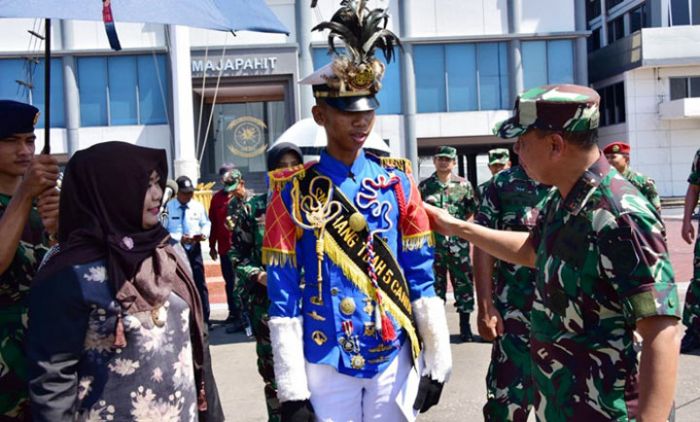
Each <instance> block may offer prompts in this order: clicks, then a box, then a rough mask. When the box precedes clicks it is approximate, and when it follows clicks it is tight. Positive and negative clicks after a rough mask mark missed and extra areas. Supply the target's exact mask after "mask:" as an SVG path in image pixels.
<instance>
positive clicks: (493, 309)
mask: <svg viewBox="0 0 700 422" xmlns="http://www.w3.org/2000/svg"><path fill="white" fill-rule="evenodd" d="M505 151H506V152H507V150H505ZM548 191H549V187H548V186H545V185H542V184H540V183H537V182H536V181H534V180H532V179H531V178H530V177H529V176H528V175H527V173H525V170H523V168H522V167H520V166H515V167H512V168H508V169H506V170H503V171H501V172H499V173H498V174H496V175H494V177H493V179H491V183H489V184H488V187H487V188H486V191H485V192H484V193H483V195H482V197H481V200H480V203H479V211H478V213H477V214H476V216H475V217H474V222H476V223H477V224H480V225H482V226H484V227H490V228H492V229H497V230H509V231H522V232H528V231H529V230H530V229H532V228H533V227H534V224H535V221H536V219H537V208H535V207H536V205H537V204H538V203H539V202H540V201H542V200H543V199H544V198H545V197H546V196H547V192H548ZM494 264H495V268H494ZM535 274H536V273H535V270H533V269H531V268H528V267H526V266H523V265H518V264H512V263H509V262H506V261H500V260H496V259H495V258H493V257H492V256H491V255H489V254H487V253H486V252H484V251H482V250H481V249H479V248H477V247H475V248H474V283H475V285H476V292H477V299H478V300H477V303H478V316H477V324H478V327H479V334H480V335H481V336H482V337H483V338H484V339H486V340H493V341H494V343H493V349H492V351H491V364H490V366H489V369H488V372H487V374H486V389H487V402H486V405H485V406H484V419H485V420H486V421H526V420H527V418H528V414H529V413H530V409H532V407H533V405H534V403H535V388H534V385H533V380H532V369H531V361H530V311H531V309H532V301H533V298H534V290H535Z"/></svg>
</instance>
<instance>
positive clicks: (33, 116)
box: [0, 100, 39, 139]
mask: <svg viewBox="0 0 700 422" xmlns="http://www.w3.org/2000/svg"><path fill="white" fill-rule="evenodd" d="M38 120H39V109H38V108H36V107H34V106H33V105H29V104H25V103H20V102H18V101H12V100H0V139H3V138H7V137H9V136H10V135H14V134H16V133H31V132H34V126H35V125H36V122H37V121H38Z"/></svg>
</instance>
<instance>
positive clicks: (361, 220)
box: [348, 212, 367, 233]
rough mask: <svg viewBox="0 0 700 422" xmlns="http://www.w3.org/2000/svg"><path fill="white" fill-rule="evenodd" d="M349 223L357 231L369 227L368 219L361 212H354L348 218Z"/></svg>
mask: <svg viewBox="0 0 700 422" xmlns="http://www.w3.org/2000/svg"><path fill="white" fill-rule="evenodd" d="M348 223H349V224H350V228H351V229H353V230H354V231H355V232H357V233H359V232H361V231H362V230H364V229H365V228H366V227H367V220H365V217H364V216H363V215H362V214H360V213H359V212H356V213H354V214H352V215H351V216H350V219H349V220H348Z"/></svg>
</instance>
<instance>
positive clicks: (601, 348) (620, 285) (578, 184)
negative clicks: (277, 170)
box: [426, 85, 680, 422]
mask: <svg viewBox="0 0 700 422" xmlns="http://www.w3.org/2000/svg"><path fill="white" fill-rule="evenodd" d="M599 102H600V97H599V96H598V94H597V93H596V92H595V91H594V90H592V89H590V88H587V87H583V86H577V85H551V86H543V87H539V88H534V89H531V90H528V91H526V92H525V93H523V94H522V95H521V96H520V97H519V98H518V100H517V101H516V104H515V115H514V116H513V117H512V118H510V119H508V120H506V121H505V122H503V123H501V124H500V125H498V126H497V128H496V133H497V134H498V135H499V136H501V137H503V138H514V137H518V141H517V142H516V144H515V152H516V153H517V154H518V156H519V158H520V164H521V165H522V166H523V168H524V169H525V171H526V172H527V174H528V175H529V176H530V177H532V178H533V179H534V180H537V181H539V182H540V183H546V184H551V185H553V188H552V190H551V191H550V192H549V194H548V196H547V198H545V199H544V201H543V202H542V203H541V204H540V205H539V206H538V207H537V208H538V211H539V215H538V217H537V222H536V223H535V226H534V228H533V229H532V230H531V231H530V234H527V233H520V232H509V231H502V230H493V229H489V228H485V227H482V226H479V225H476V224H471V223H468V222H463V221H458V220H456V219H455V218H453V217H451V216H449V215H448V214H447V213H445V212H443V211H441V210H439V209H437V208H434V207H430V206H426V208H428V211H429V214H430V215H431V218H432V222H433V228H434V229H435V230H438V231H441V232H442V233H444V234H446V235H458V236H460V237H463V238H466V239H468V240H470V241H471V242H473V243H474V244H475V245H477V246H479V247H480V248H482V249H483V250H485V251H486V252H488V253H490V254H492V255H495V256H497V257H498V258H499V259H504V260H507V261H509V262H514V263H518V264H522V265H527V266H531V267H533V268H536V270H537V275H536V282H535V297H534V301H533V305H532V312H531V315H530V321H531V324H532V331H531V336H530V344H531V347H530V357H531V359H532V371H533V379H534V383H535V390H536V395H535V410H536V415H537V418H538V420H547V421H550V422H558V421H592V420H601V421H602V420H619V421H622V420H634V419H639V420H666V418H667V417H668V415H669V411H670V409H671V405H672V402H673V396H674V390H675V383H676V374H677V366H678V350H679V346H680V344H679V343H680V341H679V336H678V332H679V331H678V320H679V317H680V308H679V306H680V305H679V301H678V293H677V289H676V284H675V282H674V275H673V269H672V267H671V262H670V259H669V254H668V247H667V245H666V242H665V229H664V225H663V224H662V223H661V221H660V217H659V215H658V213H657V212H656V210H655V209H654V208H653V206H652V205H651V204H650V203H649V201H648V200H646V199H645V198H644V197H642V195H641V194H640V192H639V191H638V190H637V189H636V188H635V187H634V186H632V185H631V184H630V183H629V181H627V179H625V178H624V177H622V176H621V175H620V174H619V173H618V172H617V171H615V170H613V169H612V168H611V167H610V165H609V164H608V162H607V161H606V160H605V158H604V156H603V154H602V152H601V151H600V149H598V148H597V146H596V141H597V128H598V122H599ZM635 330H636V331H637V332H638V333H639V334H640V335H641V337H642V338H643V340H644V341H643V343H642V353H641V362H638V358H637V353H636V352H635V350H634V347H633V334H634V332H635ZM639 380H641V382H639Z"/></svg>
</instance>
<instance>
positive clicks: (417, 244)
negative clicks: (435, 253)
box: [401, 231, 435, 251]
mask: <svg viewBox="0 0 700 422" xmlns="http://www.w3.org/2000/svg"><path fill="white" fill-rule="evenodd" d="M401 243H402V246H403V250H405V251H415V250H416V249H420V248H422V247H423V246H424V245H425V244H427V245H428V246H435V237H434V236H433V232H431V231H427V232H423V233H417V234H412V235H410V236H403V237H402V239H401Z"/></svg>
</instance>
